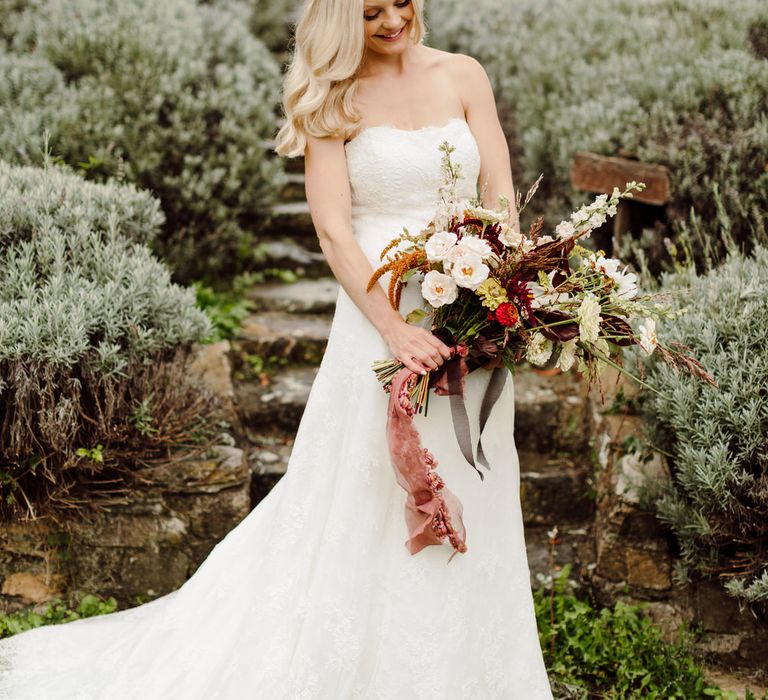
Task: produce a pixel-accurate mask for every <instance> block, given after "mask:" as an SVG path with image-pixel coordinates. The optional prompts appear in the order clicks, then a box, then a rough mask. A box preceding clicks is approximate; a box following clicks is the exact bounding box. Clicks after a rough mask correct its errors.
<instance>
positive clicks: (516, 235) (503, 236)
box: [499, 223, 523, 248]
mask: <svg viewBox="0 0 768 700" xmlns="http://www.w3.org/2000/svg"><path fill="white" fill-rule="evenodd" d="M499 240H500V241H501V242H502V244H503V245H505V246H507V248H517V247H518V246H519V245H520V244H521V243H522V242H523V234H522V233H520V232H519V231H516V230H515V229H513V228H512V227H511V226H509V225H508V224H505V223H502V224H501V232H500V233H499Z"/></svg>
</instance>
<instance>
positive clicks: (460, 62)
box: [424, 46, 488, 92]
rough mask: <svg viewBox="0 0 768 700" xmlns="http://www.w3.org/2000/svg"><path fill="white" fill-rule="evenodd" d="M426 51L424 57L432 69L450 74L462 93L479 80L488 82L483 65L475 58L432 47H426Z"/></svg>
mask: <svg viewBox="0 0 768 700" xmlns="http://www.w3.org/2000/svg"><path fill="white" fill-rule="evenodd" d="M424 49H425V53H424V56H425V59H426V60H427V61H428V63H429V66H430V68H433V69H436V70H439V71H441V72H444V73H447V74H449V75H450V77H451V80H452V81H453V82H454V84H456V85H457V87H458V88H459V90H460V91H461V92H463V88H467V87H470V88H471V86H472V85H473V84H475V83H476V81H478V80H479V81H481V82H486V81H487V80H488V74H487V73H486V71H485V68H484V67H483V64H482V63H480V61H478V60H477V59H476V58H474V57H473V56H469V55H468V54H463V53H451V52H450V51H443V50H441V49H435V48H432V47H431V46H425V47H424Z"/></svg>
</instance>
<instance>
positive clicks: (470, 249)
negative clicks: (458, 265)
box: [456, 236, 493, 259]
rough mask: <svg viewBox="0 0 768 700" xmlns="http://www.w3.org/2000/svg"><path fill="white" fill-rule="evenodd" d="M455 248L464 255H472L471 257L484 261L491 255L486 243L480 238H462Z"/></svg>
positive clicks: (491, 251) (489, 247)
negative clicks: (474, 256)
mask: <svg viewBox="0 0 768 700" xmlns="http://www.w3.org/2000/svg"><path fill="white" fill-rule="evenodd" d="M456 246H457V248H458V250H459V251H461V253H462V254H464V253H472V254H473V255H479V256H480V257H481V258H483V259H485V258H487V257H489V256H490V255H491V253H493V250H492V249H491V246H490V245H489V244H488V241H484V240H483V239H482V238H476V237H475V236H464V238H462V239H461V240H460V241H459V242H458V243H457V244H456Z"/></svg>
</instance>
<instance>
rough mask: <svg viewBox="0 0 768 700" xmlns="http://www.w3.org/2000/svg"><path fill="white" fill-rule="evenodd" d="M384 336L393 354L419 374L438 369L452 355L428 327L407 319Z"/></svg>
mask: <svg viewBox="0 0 768 700" xmlns="http://www.w3.org/2000/svg"><path fill="white" fill-rule="evenodd" d="M382 337H383V338H384V341H385V342H386V343H387V345H388V346H389V350H390V352H391V353H392V356H393V357H394V358H395V359H397V360H400V362H402V363H403V364H404V365H405V366H406V367H407V368H408V369H409V370H411V371H412V372H416V373H417V374H426V372H427V370H432V369H437V368H438V367H439V366H440V365H442V364H443V362H444V361H445V360H447V359H448V358H449V357H450V356H451V350H450V348H449V347H448V346H447V345H446V344H445V343H443V342H442V341H441V340H440V339H439V338H437V337H436V336H434V335H433V334H432V333H430V332H429V331H428V330H427V329H426V328H421V327H420V326H412V325H410V324H409V323H406V322H405V321H402V322H400V323H397V324H396V325H395V326H394V327H393V328H391V329H389V330H387V331H386V332H384V333H382Z"/></svg>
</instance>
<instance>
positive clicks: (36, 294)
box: [0, 162, 211, 518]
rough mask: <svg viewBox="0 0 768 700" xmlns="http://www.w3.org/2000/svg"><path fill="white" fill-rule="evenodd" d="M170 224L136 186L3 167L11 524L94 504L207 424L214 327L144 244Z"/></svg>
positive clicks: (3, 497) (3, 492)
mask: <svg viewBox="0 0 768 700" xmlns="http://www.w3.org/2000/svg"><path fill="white" fill-rule="evenodd" d="M161 223H162V215H161V214H160V211H159V207H158V204H157V202H156V201H154V200H153V199H152V198H151V197H150V196H149V195H147V194H146V193H143V192H140V191H138V190H136V189H135V188H134V187H132V186H118V185H115V184H107V185H100V184H94V183H88V182H85V181H84V180H83V178H82V177H79V176H77V175H75V174H73V173H71V172H61V171H60V170H59V169H57V168H56V167H54V166H49V167H47V168H45V169H39V168H38V169H34V168H30V167H17V166H9V165H8V164H5V163H2V162H0V280H2V284H0V518H2V517H9V516H15V515H18V514H19V513H21V512H25V513H27V514H35V513H38V512H40V511H45V510H46V509H49V508H55V507H60V506H64V507H67V508H71V507H74V505H75V504H83V503H88V502H89V500H90V499H91V498H92V497H94V494H98V493H99V491H100V484H102V483H103V484H104V485H105V486H106V489H107V490H108V491H109V490H112V489H116V488H118V487H119V484H120V483H127V478H128V477H127V474H130V473H132V472H133V471H134V468H135V467H137V466H138V465H140V464H143V463H146V460H147V459H150V458H151V457H152V456H155V455H157V454H160V453H162V452H163V451H164V450H165V452H166V453H167V450H168V445H177V444H183V442H184V440H185V439H187V438H189V430H190V429H189V426H190V425H194V426H198V425H199V424H201V422H202V423H205V418H206V416H208V415H209V411H210V407H209V405H208V404H209V403H210V401H209V400H208V399H205V398H201V396H200V391H199V388H197V387H195V386H193V385H192V383H191V382H190V381H189V380H188V379H187V378H186V376H185V375H186V368H187V355H188V354H189V352H190V349H191V347H192V345H193V344H194V343H196V342H198V341H202V340H204V339H205V338H207V337H208V336H209V335H210V333H211V325H210V322H209V320H208V318H207V316H206V315H205V314H204V313H203V312H202V311H201V310H200V309H198V308H197V307H196V302H195V294H194V291H193V290H192V289H191V288H185V287H181V286H179V285H178V284H175V283H173V282H172V281H171V278H170V273H169V271H168V269H167V268H166V266H165V265H164V264H162V263H161V262H160V261H159V260H157V259H156V258H155V257H154V255H153V254H152V253H151V252H150V251H149V249H148V248H147V247H146V246H145V245H143V244H142V242H141V241H145V240H151V238H152V236H153V235H154V233H155V231H156V230H157V228H158V227H159V226H160V224H161ZM139 408H141V410H142V411H143V413H144V414H147V415H148V416H149V417H148V418H147V417H146V416H145V417H144V418H143V419H142V422H141V423H140V424H137V423H136V421H135V420H134V415H135V412H136V411H137V410H139ZM137 425H140V426H141V427H142V430H139V428H138V427H137ZM148 426H149V427H148ZM195 430H196V431H197V427H196V428H195ZM201 430H202V429H201ZM142 431H143V432H142ZM198 432H199V431H198ZM203 432H204V431H203ZM200 434H201V435H202V434H203V433H202V432H200ZM99 445H101V446H102V447H101V448H99V449H98V450H97V453H98V455H99V459H98V460H95V459H92V458H90V457H83V455H82V452H83V450H86V451H89V450H94V449H96V448H97V447H98V446H99ZM102 448H103V452H102ZM87 454H93V453H91V452H87ZM113 493H114V492H113Z"/></svg>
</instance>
